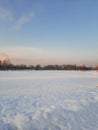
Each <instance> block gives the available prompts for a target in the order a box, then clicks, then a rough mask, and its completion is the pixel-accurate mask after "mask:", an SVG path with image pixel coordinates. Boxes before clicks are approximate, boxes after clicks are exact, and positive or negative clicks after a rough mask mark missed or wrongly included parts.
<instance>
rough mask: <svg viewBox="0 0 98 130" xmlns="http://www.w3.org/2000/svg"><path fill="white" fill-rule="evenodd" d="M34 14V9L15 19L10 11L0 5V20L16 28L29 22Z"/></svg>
mask: <svg viewBox="0 0 98 130" xmlns="http://www.w3.org/2000/svg"><path fill="white" fill-rule="evenodd" d="M34 16H35V13H34V11H30V13H28V14H27V15H21V16H19V17H18V18H17V19H16V18H15V16H14V14H13V12H12V11H10V10H8V9H5V8H3V7H0V21H1V20H2V21H6V22H9V23H12V27H14V29H16V30H19V29H21V28H22V26H24V25H25V24H27V23H29V22H30V21H31V20H32V18H33V17H34Z"/></svg>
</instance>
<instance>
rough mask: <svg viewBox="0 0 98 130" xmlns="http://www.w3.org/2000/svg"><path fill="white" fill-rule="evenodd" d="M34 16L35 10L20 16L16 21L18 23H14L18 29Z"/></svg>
mask: <svg viewBox="0 0 98 130" xmlns="http://www.w3.org/2000/svg"><path fill="white" fill-rule="evenodd" d="M34 16H35V14H34V12H33V11H31V12H30V13H29V14H28V15H24V16H21V17H19V18H18V20H17V21H16V24H15V25H14V28H15V29H16V30H19V29H20V28H21V27H22V26H23V25H24V24H26V23H29V22H30V21H31V20H32V18H33V17H34Z"/></svg>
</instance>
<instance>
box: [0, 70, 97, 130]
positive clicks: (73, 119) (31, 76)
mask: <svg viewBox="0 0 98 130" xmlns="http://www.w3.org/2000/svg"><path fill="white" fill-rule="evenodd" d="M97 86H98V72H97V71H86V72H85V71H78V72H77V71H0V130H98V88H97Z"/></svg>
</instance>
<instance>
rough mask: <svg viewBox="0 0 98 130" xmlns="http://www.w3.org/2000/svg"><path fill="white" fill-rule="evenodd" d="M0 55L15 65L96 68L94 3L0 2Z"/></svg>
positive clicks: (73, 0)
mask: <svg viewBox="0 0 98 130" xmlns="http://www.w3.org/2000/svg"><path fill="white" fill-rule="evenodd" d="M0 55H3V56H4V55H5V56H6V55H7V56H8V57H9V58H10V59H11V61H12V62H13V63H16V64H17V63H24V64H41V65H44V64H70V63H71V64H86V65H96V64H98V1H97V0H0Z"/></svg>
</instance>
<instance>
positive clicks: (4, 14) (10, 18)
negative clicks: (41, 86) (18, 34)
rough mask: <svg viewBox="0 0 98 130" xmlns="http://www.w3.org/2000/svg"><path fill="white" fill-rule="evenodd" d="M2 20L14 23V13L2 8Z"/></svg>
mask: <svg viewBox="0 0 98 130" xmlns="http://www.w3.org/2000/svg"><path fill="white" fill-rule="evenodd" d="M0 20H4V21H9V22H12V21H13V16H12V13H11V12H10V11H9V10H7V9H4V8H2V7H0Z"/></svg>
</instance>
